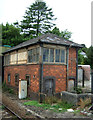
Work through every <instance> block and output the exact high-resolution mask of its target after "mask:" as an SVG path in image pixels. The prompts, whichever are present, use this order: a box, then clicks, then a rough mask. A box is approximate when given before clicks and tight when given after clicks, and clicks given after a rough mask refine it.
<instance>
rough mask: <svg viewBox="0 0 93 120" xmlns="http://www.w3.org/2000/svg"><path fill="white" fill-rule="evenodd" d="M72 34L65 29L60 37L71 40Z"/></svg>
mask: <svg viewBox="0 0 93 120" xmlns="http://www.w3.org/2000/svg"><path fill="white" fill-rule="evenodd" d="M71 35H72V33H71V32H69V31H68V30H67V29H66V30H64V31H62V32H61V37H63V38H65V39H67V40H69V39H70V38H71Z"/></svg>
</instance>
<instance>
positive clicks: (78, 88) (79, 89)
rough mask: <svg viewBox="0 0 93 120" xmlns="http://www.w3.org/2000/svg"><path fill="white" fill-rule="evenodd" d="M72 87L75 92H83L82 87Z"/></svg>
mask: <svg viewBox="0 0 93 120" xmlns="http://www.w3.org/2000/svg"><path fill="white" fill-rule="evenodd" d="M74 89H75V92H76V93H77V94H81V93H83V91H82V88H80V87H77V88H74Z"/></svg>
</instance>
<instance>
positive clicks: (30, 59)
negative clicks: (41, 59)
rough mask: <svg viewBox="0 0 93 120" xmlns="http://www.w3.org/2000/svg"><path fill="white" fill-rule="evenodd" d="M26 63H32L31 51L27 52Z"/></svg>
mask: <svg viewBox="0 0 93 120" xmlns="http://www.w3.org/2000/svg"><path fill="white" fill-rule="evenodd" d="M28 62H32V50H29V51H28Z"/></svg>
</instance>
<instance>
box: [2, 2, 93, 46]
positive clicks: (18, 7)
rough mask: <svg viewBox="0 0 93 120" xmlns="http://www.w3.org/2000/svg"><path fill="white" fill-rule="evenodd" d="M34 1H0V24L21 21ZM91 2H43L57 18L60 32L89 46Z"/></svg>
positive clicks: (74, 40)
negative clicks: (64, 32)
mask: <svg viewBox="0 0 93 120" xmlns="http://www.w3.org/2000/svg"><path fill="white" fill-rule="evenodd" d="M34 1H35V0H0V23H3V24H4V25H5V24H6V23H7V22H8V23H10V24H11V23H14V22H16V21H19V22H20V21H21V20H22V19H23V16H24V14H25V11H26V10H27V7H29V6H30V5H31V4H32V3H34ZM92 1H93V0H44V2H46V5H47V6H48V7H49V8H52V10H53V14H54V15H55V17H56V18H57V20H56V21H55V23H56V27H58V28H59V29H60V31H64V30H65V29H67V30H68V31H70V32H72V37H71V40H73V42H76V43H79V44H85V45H86V46H87V47H90V46H91V2H92Z"/></svg>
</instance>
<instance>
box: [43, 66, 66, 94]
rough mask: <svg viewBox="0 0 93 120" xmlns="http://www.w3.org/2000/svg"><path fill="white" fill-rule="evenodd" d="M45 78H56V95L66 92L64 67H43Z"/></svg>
mask: <svg viewBox="0 0 93 120" xmlns="http://www.w3.org/2000/svg"><path fill="white" fill-rule="evenodd" d="M45 76H54V77H55V78H56V80H55V92H56V93H57V92H61V91H65V90H66V65H44V66H43V77H45Z"/></svg>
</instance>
